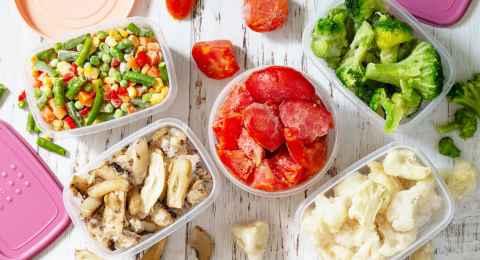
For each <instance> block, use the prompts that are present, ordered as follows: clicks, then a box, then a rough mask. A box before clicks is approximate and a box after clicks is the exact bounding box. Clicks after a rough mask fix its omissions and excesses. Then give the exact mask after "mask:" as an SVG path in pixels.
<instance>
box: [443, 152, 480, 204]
mask: <svg viewBox="0 0 480 260" xmlns="http://www.w3.org/2000/svg"><path fill="white" fill-rule="evenodd" d="M445 181H446V182H447V187H448V190H449V191H450V194H452V195H453V197H454V198H455V199H457V200H461V199H463V198H464V197H465V196H466V195H468V194H470V193H472V192H473V191H474V190H475V188H476V187H477V170H476V169H475V166H474V165H473V164H472V163H470V162H468V161H465V160H462V159H456V160H455V166H454V168H453V172H452V173H450V174H449V175H448V176H447V177H446V180H445Z"/></svg>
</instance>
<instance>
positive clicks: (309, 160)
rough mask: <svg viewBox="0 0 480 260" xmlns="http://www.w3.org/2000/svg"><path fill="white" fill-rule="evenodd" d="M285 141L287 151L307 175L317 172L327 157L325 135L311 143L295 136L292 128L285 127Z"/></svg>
mask: <svg viewBox="0 0 480 260" xmlns="http://www.w3.org/2000/svg"><path fill="white" fill-rule="evenodd" d="M284 133H285V142H286V144H287V148H288V153H289V154H290V156H291V157H292V158H293V160H295V161H296V162H297V163H299V164H300V165H302V166H303V167H304V168H305V169H306V170H307V174H308V175H312V174H315V173H317V172H318V171H319V170H320V169H322V167H323V166H324V165H325V161H326V158H327V150H328V144H327V137H326V136H323V137H320V138H318V139H317V140H315V141H314V142H312V143H305V142H304V141H303V140H301V139H298V138H297V134H296V133H295V131H294V130H292V129H288V128H285V129H284Z"/></svg>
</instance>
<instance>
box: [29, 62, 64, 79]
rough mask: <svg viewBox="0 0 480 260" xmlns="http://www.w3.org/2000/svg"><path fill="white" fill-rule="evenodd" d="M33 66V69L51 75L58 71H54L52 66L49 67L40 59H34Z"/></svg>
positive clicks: (53, 75)
mask: <svg viewBox="0 0 480 260" xmlns="http://www.w3.org/2000/svg"><path fill="white" fill-rule="evenodd" d="M33 67H34V68H35V70H39V71H43V72H46V73H48V75H50V76H51V77H55V76H56V75H57V74H58V72H56V71H55V70H54V69H53V68H52V67H50V66H49V65H48V64H47V63H45V62H44V61H41V60H37V61H35V63H34V64H33Z"/></svg>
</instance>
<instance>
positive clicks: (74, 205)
mask: <svg viewBox="0 0 480 260" xmlns="http://www.w3.org/2000/svg"><path fill="white" fill-rule="evenodd" d="M169 126H170V127H176V128H178V129H180V130H182V131H183V132H184V133H185V134H186V135H187V137H188V140H189V141H190V143H191V144H192V145H193V147H195V149H196V150H197V152H198V154H199V155H200V158H201V161H202V162H203V164H204V165H205V167H206V170H208V172H209V173H210V174H211V176H212V184H213V185H212V191H211V192H210V194H209V195H208V197H207V198H206V199H205V200H203V201H202V202H200V203H199V204H197V205H195V206H194V207H192V208H191V209H190V210H189V211H188V212H187V213H185V214H184V215H182V216H180V217H179V218H177V219H176V220H175V222H174V223H173V224H171V225H169V226H167V227H166V228H163V229H161V230H159V231H157V232H156V233H153V234H150V235H146V236H144V237H143V238H142V239H141V240H140V242H139V243H138V244H136V245H134V246H132V247H130V248H126V249H121V250H115V251H110V250H108V249H106V248H104V247H103V246H102V245H101V244H100V243H99V242H97V241H96V240H94V239H92V238H91V237H90V235H89V233H88V231H87V228H86V225H85V222H84V221H82V220H81V219H80V210H79V206H80V203H79V200H78V198H76V197H75V196H74V194H73V193H72V192H71V190H70V189H69V188H68V187H67V188H65V189H63V203H64V205H65V209H66V210H67V213H68V215H69V216H70V218H71V219H72V222H73V223H74V225H75V226H76V227H77V228H79V229H80V230H81V232H82V233H83V234H84V235H85V237H86V238H87V241H88V243H89V245H90V247H89V248H91V249H92V250H94V251H95V252H96V253H98V254H99V255H101V256H103V257H105V258H107V259H118V258H120V257H123V256H133V255H135V254H137V253H139V252H141V251H143V250H146V249H148V248H149V247H151V246H152V245H153V244H155V243H156V242H158V241H160V240H162V239H163V238H165V237H167V236H168V235H170V234H171V233H173V232H175V231H176V230H178V229H180V228H181V227H183V226H185V225H186V224H187V223H188V222H189V221H191V220H193V219H194V218H195V217H196V216H198V215H199V214H200V213H202V212H203V211H205V210H206V209H207V208H208V207H209V206H210V205H211V204H212V203H213V202H214V201H215V199H216V198H218V196H219V195H220V193H221V191H222V182H221V180H220V176H219V175H218V173H217V169H216V168H215V165H214V163H213V162H212V160H211V159H210V156H209V155H208V152H207V151H206V150H205V148H204V147H203V145H202V143H201V142H200V140H199V139H198V138H197V137H196V136H195V134H194V133H193V131H192V130H191V129H190V128H189V127H188V125H187V124H185V123H184V122H182V121H180V120H178V119H174V118H165V119H161V120H158V121H156V122H154V123H152V124H150V125H148V126H146V127H145V128H142V129H140V130H138V131H137V132H135V133H133V134H131V135H129V136H128V137H126V138H124V139H123V140H122V141H120V142H119V143H117V144H116V145H114V146H112V147H111V148H110V149H108V150H107V151H105V152H103V153H101V154H100V155H98V156H97V157H96V160H95V161H92V162H90V163H89V164H87V165H86V166H85V167H83V168H82V169H81V170H80V171H78V172H77V173H75V174H77V175H84V174H88V172H89V171H91V170H93V169H95V168H97V167H99V166H101V165H102V163H103V162H104V161H105V160H109V159H111V158H112V156H113V155H114V154H115V153H117V152H118V151H119V150H121V149H122V148H124V147H125V146H127V145H129V144H131V143H133V142H134V141H135V140H137V139H139V138H141V137H145V138H146V139H147V140H148V139H150V137H151V136H152V135H153V134H154V133H155V132H156V131H157V130H158V129H160V128H162V127H169ZM68 183H71V181H70V182H68Z"/></svg>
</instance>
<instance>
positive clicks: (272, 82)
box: [245, 66, 318, 104]
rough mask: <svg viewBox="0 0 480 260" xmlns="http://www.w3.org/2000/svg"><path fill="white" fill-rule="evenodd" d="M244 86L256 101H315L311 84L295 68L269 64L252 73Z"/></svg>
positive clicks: (277, 102) (315, 96)
mask: <svg viewBox="0 0 480 260" xmlns="http://www.w3.org/2000/svg"><path fill="white" fill-rule="evenodd" d="M245 86H246V87H247V89H248V91H249V92H250V94H251V95H252V97H253V99H254V100H255V101H256V102H260V103H265V102H272V103H274V104H280V103H282V101H284V100H288V99H300V100H308V101H316V100H317V99H318V97H317V94H316V92H315V88H314V87H313V85H312V84H311V83H310V82H309V81H308V80H307V79H306V78H305V77H304V76H303V75H302V73H300V72H299V71H297V70H294V69H292V68H289V67H285V66H270V67H267V68H265V69H261V70H258V71H255V72H254V73H252V74H251V75H250V76H249V77H248V78H247V80H246V81H245Z"/></svg>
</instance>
